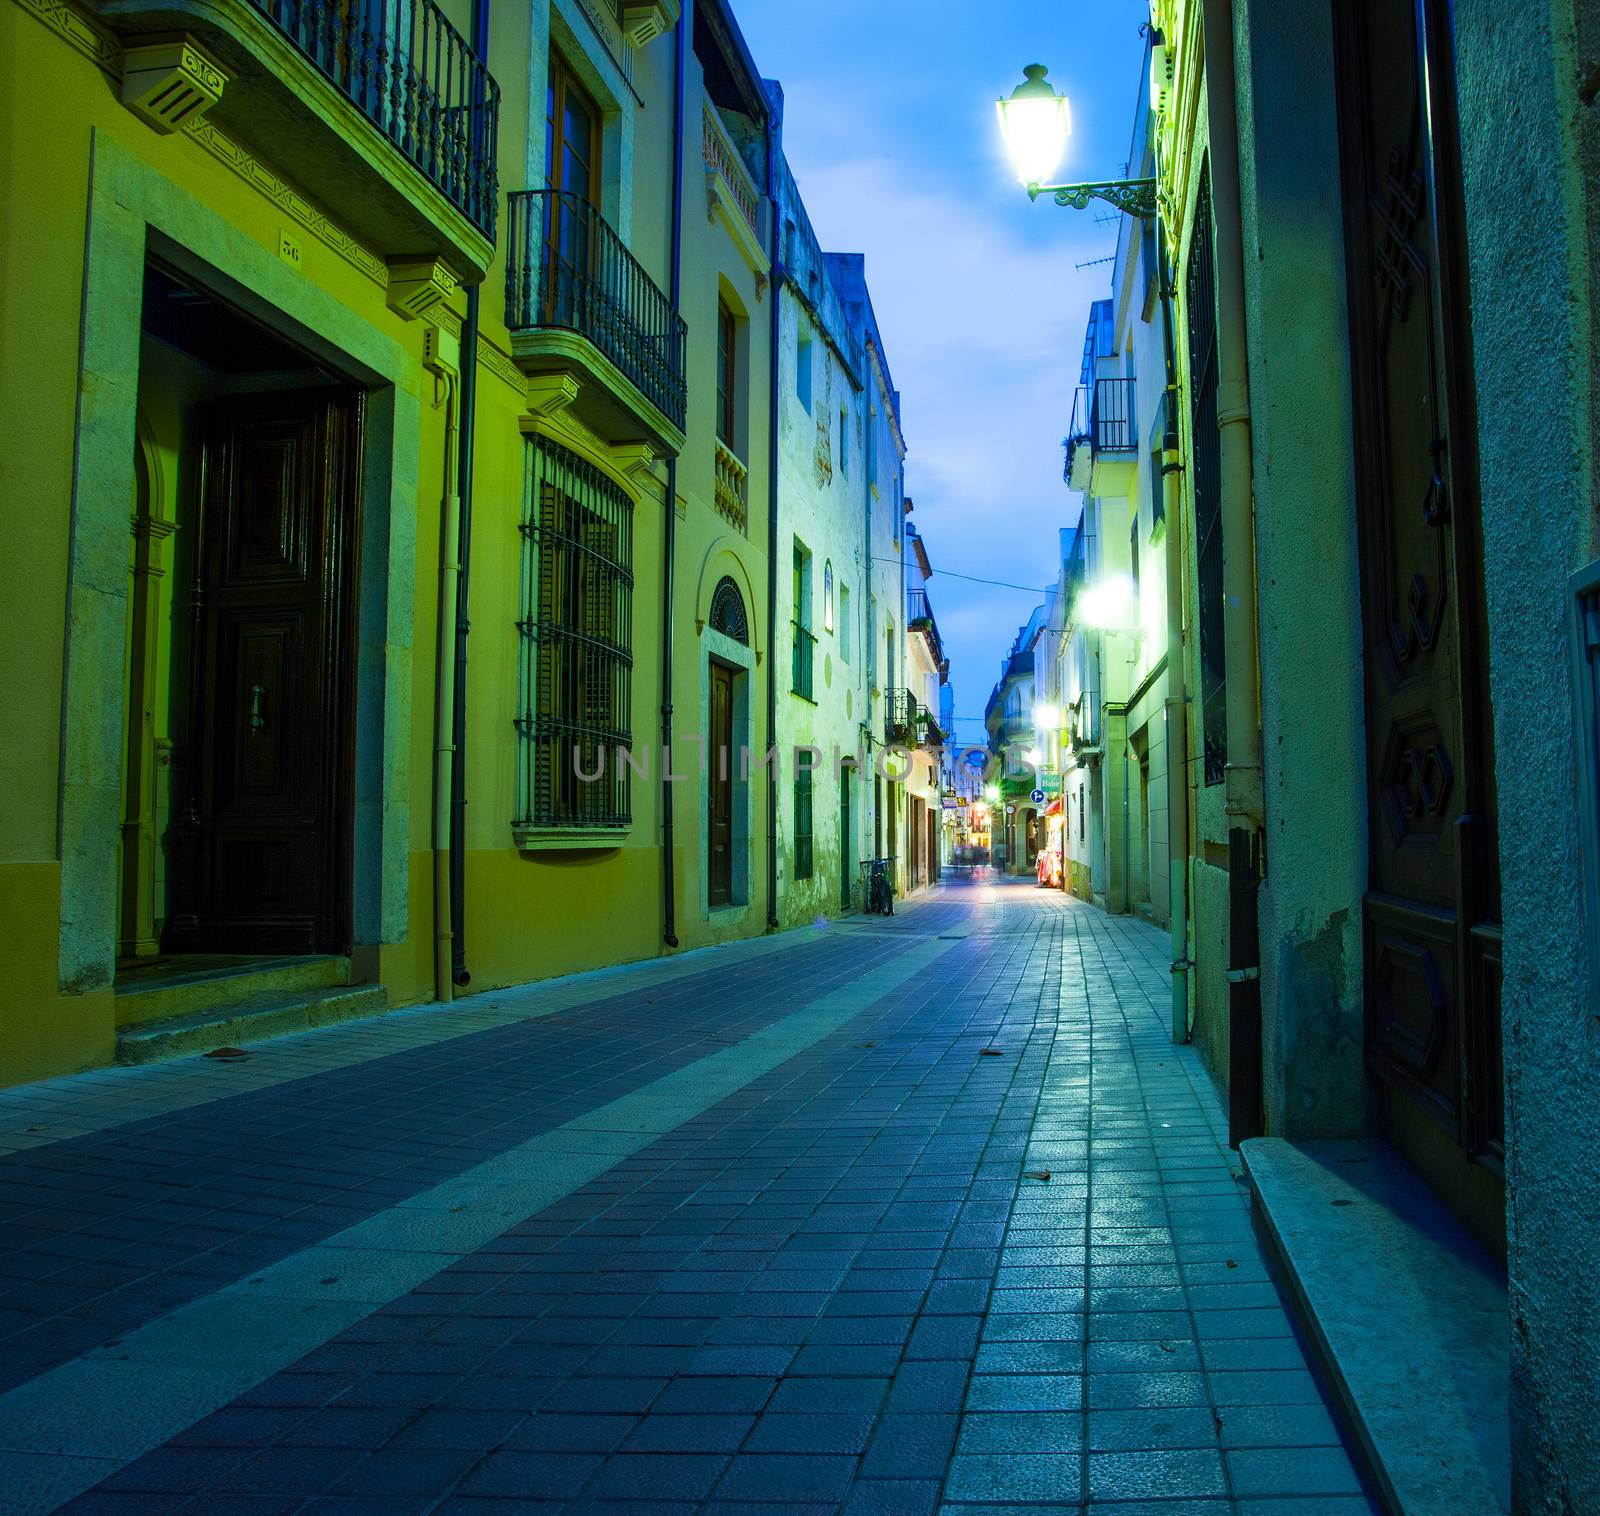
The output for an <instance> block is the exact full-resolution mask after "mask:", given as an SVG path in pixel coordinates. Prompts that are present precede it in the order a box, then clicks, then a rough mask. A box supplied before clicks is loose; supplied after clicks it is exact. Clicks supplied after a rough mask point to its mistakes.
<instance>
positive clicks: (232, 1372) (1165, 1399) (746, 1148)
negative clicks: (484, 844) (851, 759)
mask: <svg viewBox="0 0 1600 1516" xmlns="http://www.w3.org/2000/svg"><path fill="white" fill-rule="evenodd" d="M1166 1006H1167V960H1166V941H1165V938H1164V937H1163V936H1162V935H1161V934H1159V933H1156V932H1154V931H1152V930H1150V929H1149V928H1147V927H1144V926H1142V925H1141V924H1139V923H1136V922H1132V921H1129V920H1127V919H1125V918H1114V917H1106V916H1104V915H1102V914H1101V913H1100V912H1098V911H1096V910H1094V909H1093V908H1091V907H1086V906H1083V905H1080V904H1078V903H1077V902H1075V901H1072V900H1070V899H1068V898H1066V897H1063V896H1060V895H1054V894H1044V893H1041V892H1038V891H1036V890H1034V889H1032V888H1029V887H1026V886H1021V885H1004V886H996V885H981V886H974V885H952V886H949V887H947V888H945V889H943V890H941V891H938V892H935V893H934V894H932V895H930V896H928V897H926V898H925V899H923V900H922V901H921V902H910V903H908V904H907V905H906V906H904V907H903V908H902V910H901V913H900V914H899V915H897V916H896V917H895V918H893V919H892V920H890V921H879V920H876V919H873V920H869V921H857V922H851V923H846V924H842V925H836V926H833V927H831V928H828V929H826V930H817V931H808V932H804V933H797V934H791V935H789V936H786V937H781V938H774V939H767V940H765V941H763V942H761V943H755V944H744V945H741V946H739V947H736V948H731V949H723V950H716V951H714V952H709V953H701V954H693V955H687V956H686V957H685V958H683V959H681V960H678V961H676V962H672V963H668V964H660V963H657V964H649V965H641V966H638V967H636V968H633V969H628V970H622V971H615V972H612V973H608V974H602V975H593V976H584V977H582V978H580V979H575V980H569V981H563V982H561V983H559V984H554V985H546V986H539V987H535V988H533V989H530V990H527V991H517V992H502V993H500V994H497V995H494V996H490V997H483V998H482V999H481V1000H479V1001H468V1002H465V1003H463V1005H461V1006H459V1007H455V1008H448V1009H446V1008H431V1009H423V1010H419V1011H416V1012H403V1013H397V1014H395V1015H392V1016H390V1017H385V1018H383V1019H381V1020H380V1021H376V1022H372V1023H365V1024H359V1025H357V1026H354V1027H339V1028H330V1029H327V1030H325V1031H321V1032H313V1033H309V1034H306V1035H304V1036H301V1037H296V1038H290V1039H284V1040H283V1041H281V1042H277V1043H273V1044H269V1045H266V1046H263V1047H262V1048H260V1049H258V1050H257V1051H256V1053H255V1055H254V1056H253V1057H252V1058H251V1059H250V1060H249V1061H248V1062H245V1063H241V1064H237V1065H225V1066H222V1067H221V1068H219V1067H218V1066H217V1065H216V1064H215V1063H214V1062H208V1061H207V1060H203V1059H193V1060H187V1061H185V1062H183V1063H181V1064H173V1065H167V1066H161V1067H157V1068H146V1069H127V1070H108V1071H102V1072H100V1073H97V1074H93V1075H85V1076H78V1077H77V1078H75V1079H67V1080H57V1081H52V1082H51V1083H50V1084H48V1085H42V1086H34V1087H32V1088H31V1089H28V1090H24V1091H17V1092H11V1093H8V1094H0V1143H3V1144H5V1145H7V1146H9V1147H12V1148H14V1149H15V1151H12V1152H10V1153H9V1154H8V1155H6V1156H4V1157H0V1229H3V1231H4V1235H5V1238H6V1244H5V1250H4V1254H3V1256H0V1282H3V1284H0V1288H3V1295H0V1334H4V1335H3V1337H0V1387H3V1388H5V1390H6V1391H7V1392H6V1393H3V1394H0V1511H4V1512H17V1513H22V1512H34V1511H44V1510H49V1509H52V1508H56V1507H57V1506H58V1505H60V1504H61V1503H63V1502H65V1508H66V1509H69V1510H73V1511H82V1512H90V1511H112V1512H119V1513H142V1512H167V1511H175V1510H179V1509H182V1510H185V1511H189V1512H195V1513H213V1512H216V1513H223V1512H232V1511H234V1510H240V1511H248V1512H260V1513H274V1512H285V1513H287V1512H291V1511H304V1512H318V1513H321V1512H328V1513H334V1512H345V1513H349V1516H356V1513H362V1512H369V1511H371V1512H379V1511H381V1512H386V1513H388V1512H392V1513H399V1516H404V1513H407V1512H418V1513H420V1512H431V1511H441V1512H465V1513H473V1516H493V1513H498V1512H502V1511H506V1512H512V1511H516V1512H521V1511H530V1512H534V1511H537V1512H546V1511H548V1512H556V1511H560V1512H563V1513H569V1516H576V1513H579V1512H597V1513H598V1512H616V1513H626V1512H630V1511H634V1510H639V1511H649V1512H653V1513H657V1516H666V1513H675V1512H702V1511H703V1512H718V1513H734V1512H745V1511H748V1512H750V1513H752V1516H754V1513H777V1512H817V1513H826V1512H843V1513H845V1516H866V1513H871V1512H883V1513H891V1516H892V1513H905V1516H918V1513H922V1512H933V1511H947V1512H951V1513H956V1512H965V1513H969V1516H977V1513H985V1516H998V1513H1000V1512H1008V1511H1013V1510H1019V1511H1020V1510H1028V1511H1040V1510H1045V1511H1052V1510H1053V1511H1081V1510H1083V1509H1085V1508H1086V1507H1087V1509H1088V1510H1089V1511H1091V1512H1099V1513H1105V1516H1109V1513H1112V1512H1116V1513H1118V1516H1142V1513H1145V1512H1147V1511H1148V1512H1151V1513H1154V1512H1160V1513H1162V1516H1198V1513H1207V1516H1224V1513H1232V1512H1239V1513H1242V1516H1355V1513H1358V1512H1360V1513H1364V1512H1367V1511H1368V1510H1369V1509H1370V1507H1369V1505H1368V1502H1367V1500H1366V1499H1365V1497H1363V1496H1362V1495H1361V1494H1360V1493H1359V1486H1358V1483H1357V1481H1356V1477H1355V1475H1354V1473H1353V1471H1352V1468H1351V1465H1350V1463H1349V1460H1348V1459H1347V1457H1346V1455H1345V1453H1344V1451H1343V1449H1342V1448H1341V1446H1340V1444H1339V1440H1338V1434H1337V1432H1336V1430H1335V1428H1334V1425H1333V1423H1332V1421H1331V1420H1330V1418H1329V1416H1328V1414H1327V1412H1326V1410H1325V1409H1324V1407H1323V1405H1322V1402H1321V1398H1320V1396H1319V1393H1318V1387H1317V1385H1316V1383H1315V1382H1314V1380H1313V1378H1312V1376H1311V1375H1310V1373H1309V1372H1308V1371H1307V1369H1306V1366H1305V1363H1304V1360H1303V1358H1302V1356H1301V1353H1300V1349H1299V1347H1298V1345H1297V1344H1296V1342H1295V1340H1294V1338H1293V1336H1292V1335H1291V1332H1290V1328H1289V1325H1288V1321H1287V1319H1286V1317H1285V1315H1284V1313H1283V1310H1282V1308H1281V1306H1280V1304H1279V1302H1278V1299H1277V1296H1276V1294H1275V1292H1274V1290H1273V1287H1272V1286H1271V1284H1270V1283H1268V1281H1267V1276H1266V1273H1265V1271H1264V1269H1263V1266H1262V1262H1261V1258H1260V1255H1259V1252H1258V1250H1257V1247H1256V1244H1255V1242H1254V1241H1253V1238H1252V1235H1251V1231H1250V1225H1249V1218H1248V1212H1247V1207H1246V1202H1245V1197H1244V1193H1243V1188H1242V1186H1241V1185H1240V1184H1239V1182H1238V1179H1237V1162H1236V1160H1234V1159H1233V1157H1232V1155H1230V1154H1229V1153H1228V1151H1227V1148H1226V1145H1225V1141H1224V1138H1223V1120H1222V1114H1221V1110H1220V1107H1219V1104H1218V1101H1217V1098H1216V1095H1215V1093H1214V1091H1213V1089H1212V1086H1211V1084H1210V1082H1209V1080H1208V1079H1207V1077H1206V1075H1205V1073H1204V1071H1203V1070H1202V1068H1201V1066H1200V1064H1199V1062H1198V1059H1197V1056H1196V1055H1195V1053H1194V1052H1193V1051H1192V1050H1190V1049H1175V1048H1173V1047H1172V1046H1171V1044H1170V1042H1169V1040H1168V1038H1167V1035H1166V1030H1165V1015H1166ZM991 1050H992V1051H991ZM230 1078H233V1079H236V1083H235V1084H234V1085H230V1084H229V1082H228V1081H229V1079H230ZM30 1127H31V1128H43V1130H33V1131H30V1130H28V1129H29V1128H30ZM64 1134H65V1135H64ZM1046 1172H1048V1176H1049V1177H1048V1178H1039V1177H1030V1176H1037V1175H1042V1174H1044V1173H1046ZM80 1492H82V1493H80ZM74 1497H76V1498H74Z"/></svg>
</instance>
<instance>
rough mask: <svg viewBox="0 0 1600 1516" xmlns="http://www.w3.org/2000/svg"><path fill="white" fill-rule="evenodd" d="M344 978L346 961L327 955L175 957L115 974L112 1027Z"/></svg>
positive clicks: (278, 995) (347, 974) (278, 994)
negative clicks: (122, 973)
mask: <svg viewBox="0 0 1600 1516" xmlns="http://www.w3.org/2000/svg"><path fill="white" fill-rule="evenodd" d="M349 982H350V960H349V959H348V958H344V957H340V956H338V955H337V954H333V953H316V954H311V955H308V956H305V957H294V958H288V957H283V958H207V957H204V956H195V957H185V958H178V959H174V960H172V961H171V962H170V963H165V964H160V963H158V964H152V965H150V966H149V967H148V968H145V967H140V968H138V969H136V970H135V971H134V972H133V973H131V974H125V975H122V976H120V977H119V978H118V981H117V993H116V1002H117V1026H118V1027H119V1028H125V1027H131V1026H133V1025H134V1024H136V1023H144V1022H148V1021H168V1020H171V1019H172V1018H174V1017H178V1016H190V1015H195V1014H197V1013H200V1012H205V1013H207V1014H211V1013H214V1012H217V1011H220V1010H223V1009H225V1008H227V1007H230V1006H242V1005H250V1004H253V1003H259V1002H260V1001H262V1000H264V999H267V998H268V997H271V998H275V999H287V998H288V997H290V996H292V995H295V994H298V993H303V992H306V991H310V990H322V989H330V988H332V987H334V986H336V985H342V984H348V983H349Z"/></svg>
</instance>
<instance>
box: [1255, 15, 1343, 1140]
mask: <svg viewBox="0 0 1600 1516" xmlns="http://www.w3.org/2000/svg"><path fill="white" fill-rule="evenodd" d="M1234 26H1235V36H1236V38H1237V68H1236V78H1237V85H1238V114H1239V142H1240V153H1239V158H1240V163H1239V175H1240V199H1241V206H1242V219H1243V240H1244V246H1245V250H1246V255H1245V260H1244V268H1245V310H1246V321H1247V331H1248V341H1249V355H1250V410H1251V438H1252V455H1253V457H1252V461H1253V466H1254V476H1255V497H1256V583H1257V592H1256V593H1257V610H1258V618H1259V632H1260V638H1261V723H1262V770H1263V785H1264V789H1265V794H1266V817H1267V836H1266V859H1267V872H1266V877H1265V879H1264V881H1263V884H1262V889H1261V895H1260V921H1261V980H1262V995H1261V1001H1262V1015H1263V1028H1262V1035H1263V1067H1264V1070H1265V1100H1266V1113H1267V1124H1268V1130H1270V1131H1272V1132H1274V1133H1276V1134H1278V1135H1282V1136H1289V1137H1341V1136H1351V1135H1355V1134H1356V1133H1358V1132H1359V1131H1361V1130H1362V1128H1363V1126H1364V1124H1365V1117H1364V1112H1365V1108H1366V1106H1367V1104H1368V1095H1367V1091H1366V1080H1365V1076H1364V1074H1363V1070H1362V1056H1361V1049H1362V969H1361V896H1362V891H1363V888H1364V883H1365V875H1366V855H1367V838H1366V820H1365V818H1366V811H1367V802H1366V749H1365V735H1364V726H1363V696H1362V648H1361V598H1360V575H1359V569H1358V564H1357V554H1356V529H1355V490H1354V469H1353V461H1352V458H1351V454H1350V364H1349V332H1348V327H1347V324H1346V322H1347V316H1346V305H1345V268H1344V240H1343V230H1342V216H1341V210H1340V192H1339V142H1338V135H1337V131H1336V127H1335V107H1334V83H1333V40H1332V27H1331V20H1330V17H1329V7H1328V5H1327V0H1237V3H1236V4H1235V7H1234Z"/></svg>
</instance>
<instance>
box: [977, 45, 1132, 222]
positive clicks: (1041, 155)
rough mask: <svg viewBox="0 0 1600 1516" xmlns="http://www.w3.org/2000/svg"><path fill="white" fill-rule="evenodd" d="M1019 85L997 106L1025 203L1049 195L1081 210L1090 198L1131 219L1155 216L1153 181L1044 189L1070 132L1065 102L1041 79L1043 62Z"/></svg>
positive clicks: (1048, 186) (1029, 69) (1026, 72)
mask: <svg viewBox="0 0 1600 1516" xmlns="http://www.w3.org/2000/svg"><path fill="white" fill-rule="evenodd" d="M1022 72H1023V76H1024V77H1023V81H1022V83H1021V84H1019V85H1018V86H1017V87H1016V88H1015V89H1014V90H1012V92H1011V93H1010V95H1008V96H1007V97H1006V98H1005V99H1003V100H997V101H996V102H995V108H996V110H997V112H998V113H999V116H1000V132H1001V135H1002V136H1003V137H1004V138H1005V140H1006V147H1007V149H1008V150H1009V151H1010V153H1011V161H1012V163H1014V164H1015V165H1016V170H1017V178H1019V179H1020V180H1021V181H1022V182H1023V184H1024V185H1026V186H1027V190H1028V198H1029V199H1030V200H1036V199H1038V197H1039V196H1040V195H1053V196H1054V197H1055V202H1056V204H1057V205H1066V206H1071V207H1072V208H1074V209H1075V210H1080V211H1081V210H1083V209H1084V208H1085V207H1086V206H1087V205H1088V204H1089V201H1090V200H1091V199H1094V200H1104V201H1105V202H1106V203H1107V204H1108V205H1113V206H1115V207H1116V208H1117V209H1118V210H1119V211H1126V212H1127V213H1128V215H1130V216H1153V215H1155V213H1156V181H1155V180H1154V179H1101V180H1096V181H1093V182H1091V183H1086V184H1046V183H1045V180H1046V179H1048V178H1049V177H1050V175H1051V174H1053V173H1054V172H1055V171H1056V165H1057V164H1058V163H1060V162H1061V155H1062V154H1063V153H1064V152H1065V151H1066V147H1067V137H1068V135H1069V134H1070V132H1071V131H1072V116H1071V113H1070V111H1069V110H1068V108H1067V97H1066V96H1065V95H1058V94H1057V93H1056V92H1055V89H1054V87H1053V86H1052V85H1051V84H1050V83H1049V82H1048V81H1047V80H1046V79H1045V75H1046V74H1047V73H1048V72H1049V70H1048V69H1046V68H1045V66H1044V65H1043V64H1042V63H1030V64H1029V65H1028V66H1027V67H1026V68H1025V69H1023V71H1022Z"/></svg>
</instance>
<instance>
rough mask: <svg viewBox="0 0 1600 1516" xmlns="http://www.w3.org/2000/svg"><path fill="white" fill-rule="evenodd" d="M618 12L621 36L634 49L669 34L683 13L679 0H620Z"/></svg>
mask: <svg viewBox="0 0 1600 1516" xmlns="http://www.w3.org/2000/svg"><path fill="white" fill-rule="evenodd" d="M619 10H620V14H621V20H622V31H623V35H624V36H626V37H627V39H628V41H629V42H631V43H632V44H633V45H634V46H635V47H643V46H644V45H645V43H647V42H654V41H655V39H656V38H657V37H661V36H664V35H665V34H666V33H667V32H670V31H671V30H672V28H673V27H675V26H676V25H677V24H678V17H679V16H680V15H682V13H683V11H682V7H681V5H680V4H679V0H622V4H621V6H620V7H619Z"/></svg>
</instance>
